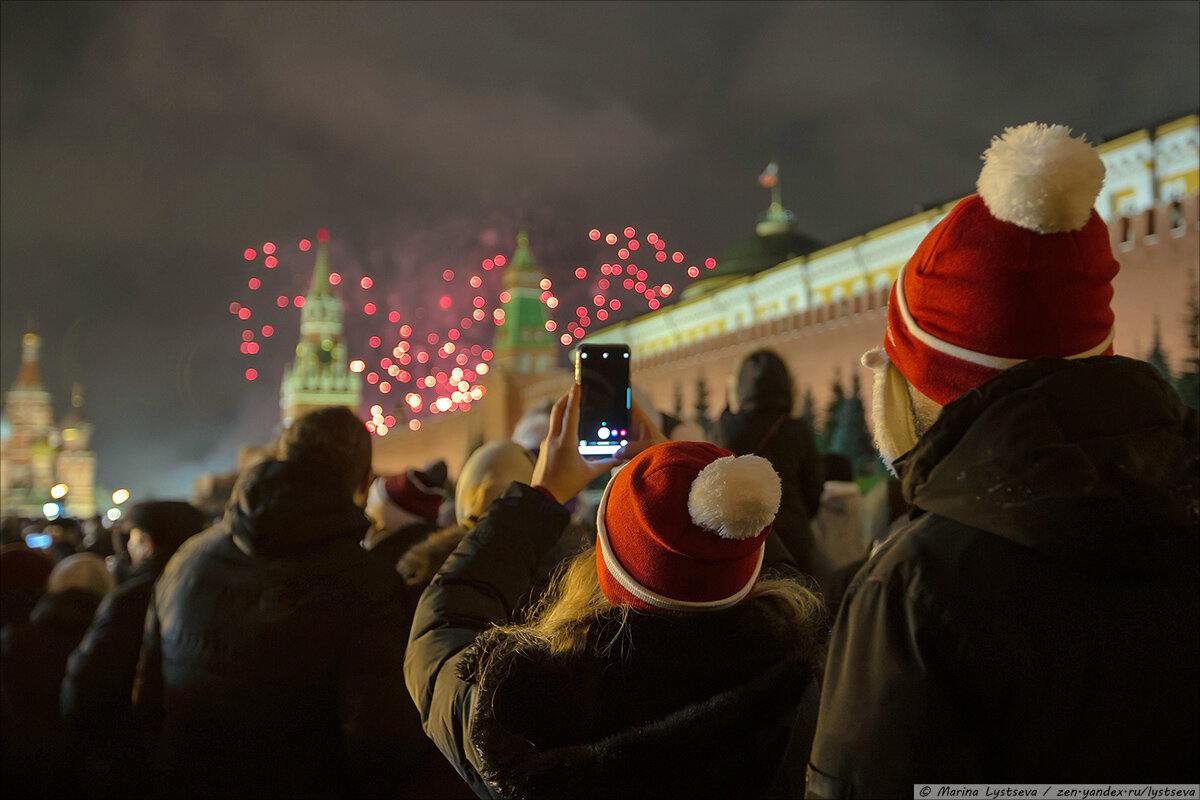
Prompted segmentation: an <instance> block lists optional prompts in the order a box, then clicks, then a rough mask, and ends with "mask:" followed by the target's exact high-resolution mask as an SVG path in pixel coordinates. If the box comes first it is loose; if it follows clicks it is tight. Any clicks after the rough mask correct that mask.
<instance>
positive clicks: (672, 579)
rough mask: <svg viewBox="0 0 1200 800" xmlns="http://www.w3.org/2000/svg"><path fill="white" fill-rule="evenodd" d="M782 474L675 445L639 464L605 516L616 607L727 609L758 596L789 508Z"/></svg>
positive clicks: (605, 563)
mask: <svg viewBox="0 0 1200 800" xmlns="http://www.w3.org/2000/svg"><path fill="white" fill-rule="evenodd" d="M780 497H781V490H780V483H779V476H778V475H776V474H775V470H774V469H773V468H772V467H771V462H769V461H767V460H766V459H765V458H762V457H761V456H753V455H750V456H735V455H733V454H732V453H730V452H729V451H727V450H723V449H721V448H720V447H717V446H716V445H711V444H708V443H706V442H665V443H663V444H658V445H655V446H653V447H651V448H649V449H647V450H645V451H644V452H642V453H641V454H639V455H638V456H637V457H635V458H634V459H633V460H632V461H630V462H629V463H628V464H627V465H626V466H625V467H624V468H623V469H622V470H621V471H620V472H618V473H617V474H616V475H615V476H614V477H613V479H612V480H611V481H609V483H608V486H607V487H606V488H605V490H604V496H603V497H602V498H601V500H600V508H599V510H598V512H597V514H596V527H597V536H596V571H597V573H598V574H599V577H600V588H601V590H602V591H603V592H604V596H605V597H607V598H608V600H609V602H611V603H613V604H614V605H629V606H632V607H634V608H637V609H641V610H643V611H693V612H694V611H718V610H720V609H723V608H729V607H730V606H733V605H736V604H738V603H740V602H741V601H742V600H744V599H746V597H748V596H749V594H750V591H751V590H752V589H753V588H754V585H755V583H757V582H758V576H759V572H760V571H761V570H762V562H763V546H764V543H765V542H766V538H767V534H769V533H770V532H771V523H772V521H774V519H775V514H776V512H777V511H778V510H779V501H780Z"/></svg>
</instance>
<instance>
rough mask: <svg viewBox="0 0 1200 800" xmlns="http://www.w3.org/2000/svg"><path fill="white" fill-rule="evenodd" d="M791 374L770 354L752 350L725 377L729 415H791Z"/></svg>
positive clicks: (792, 396) (775, 356)
mask: <svg viewBox="0 0 1200 800" xmlns="http://www.w3.org/2000/svg"><path fill="white" fill-rule="evenodd" d="M794 394H795V392H794V388H793V386H792V374H791V372H790V371H789V370H788V368H787V364H786V363H784V361H783V359H782V358H780V357H779V354H778V353H776V352H775V351H773V350H755V351H754V352H751V353H747V354H746V355H744V356H742V358H741V359H739V360H738V361H737V362H736V363H735V364H734V365H733V369H732V370H730V373H729V390H728V397H727V400H728V403H729V411H730V412H731V413H733V414H742V413H753V412H761V413H767V414H771V415H778V414H787V415H789V416H790V415H791V413H792V403H793V401H794Z"/></svg>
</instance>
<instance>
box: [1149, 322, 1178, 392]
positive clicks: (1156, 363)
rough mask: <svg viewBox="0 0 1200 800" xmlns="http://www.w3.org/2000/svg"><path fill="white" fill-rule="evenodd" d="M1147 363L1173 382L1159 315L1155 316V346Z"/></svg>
mask: <svg viewBox="0 0 1200 800" xmlns="http://www.w3.org/2000/svg"><path fill="white" fill-rule="evenodd" d="M1146 363H1148V364H1149V365H1150V366H1152V367H1154V368H1155V369H1156V370H1158V374H1159V375H1162V376H1163V378H1164V379H1165V380H1166V381H1167V383H1171V382H1172V378H1171V368H1170V367H1169V366H1168V365H1167V354H1166V353H1165V352H1164V351H1163V347H1162V332H1161V331H1160V330H1159V325H1158V317H1155V318H1154V347H1152V348H1151V349H1150V354H1149V355H1147V356H1146Z"/></svg>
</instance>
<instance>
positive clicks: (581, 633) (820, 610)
mask: <svg viewBox="0 0 1200 800" xmlns="http://www.w3.org/2000/svg"><path fill="white" fill-rule="evenodd" d="M750 597H751V598H765V599H768V600H770V601H771V602H773V603H775V604H776V605H777V606H778V608H779V610H780V611H781V613H782V614H783V615H784V617H785V618H786V619H787V620H788V622H789V623H790V624H791V626H792V627H793V628H794V629H795V631H796V635H797V636H799V637H801V638H803V639H805V640H807V641H806V642H805V644H807V645H809V647H807V648H806V649H808V650H809V651H810V652H813V653H814V654H817V653H819V652H820V651H821V650H822V649H823V633H824V622H825V614H826V612H825V607H824V604H823V603H822V602H821V599H820V598H819V597H818V596H817V595H816V594H815V593H813V591H812V590H811V589H809V588H808V587H806V586H804V585H803V584H801V583H800V582H799V581H797V580H794V579H792V578H787V577H780V576H777V575H775V574H772V573H767V574H765V575H764V576H763V577H762V578H760V579H759V581H758V584H757V585H756V586H755V587H754V590H753V591H752V592H751V594H750ZM635 613H643V612H639V611H635V610H634V609H632V608H630V607H629V606H627V605H613V604H612V603H610V602H609V601H608V598H606V597H605V596H604V593H603V592H602V591H601V590H600V579H599V576H598V575H597V573H596V547H595V545H593V546H591V547H589V548H588V549H587V550H584V551H583V552H582V553H580V554H579V555H578V556H576V557H575V558H573V559H571V560H569V561H567V562H566V563H565V564H564V565H563V566H562V567H561V568H560V569H559V571H558V572H557V573H556V574H555V576H554V577H553V579H552V580H551V582H550V585H549V586H548V587H547V589H546V591H545V592H544V593H543V594H542V596H541V598H540V599H539V600H538V601H537V602H536V603H534V604H532V605H531V606H530V607H529V608H528V609H527V611H526V612H525V613H524V614H523V615H522V618H521V619H519V620H518V621H515V622H511V623H509V624H507V625H502V626H499V627H497V628H496V629H494V631H492V633H493V635H497V636H501V637H504V638H505V639H508V640H509V641H512V642H513V643H515V644H516V645H517V646H518V647H521V648H530V649H533V650H540V651H543V652H546V653H550V654H554V655H563V656H574V655H582V654H584V653H585V652H587V651H588V649H589V647H590V648H591V650H592V652H593V654H595V655H598V656H604V655H608V654H610V653H612V652H614V651H615V652H617V653H618V654H623V653H626V652H628V648H629V647H631V646H632V644H633V642H632V641H631V639H630V629H629V626H628V622H629V615H630V614H635ZM593 631H594V632H595V635H592V634H593ZM820 660H821V659H820V658H819V657H816V658H815V659H814V663H817V662H819V661H820Z"/></svg>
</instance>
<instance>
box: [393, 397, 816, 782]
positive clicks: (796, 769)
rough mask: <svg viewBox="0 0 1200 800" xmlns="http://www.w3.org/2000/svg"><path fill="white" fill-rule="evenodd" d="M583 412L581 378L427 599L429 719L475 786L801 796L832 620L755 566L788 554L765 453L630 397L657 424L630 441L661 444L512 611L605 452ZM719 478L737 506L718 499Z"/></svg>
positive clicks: (603, 466) (811, 600)
mask: <svg viewBox="0 0 1200 800" xmlns="http://www.w3.org/2000/svg"><path fill="white" fill-rule="evenodd" d="M577 418H578V387H576V388H574V389H572V390H571V392H570V393H569V394H568V395H567V396H565V397H564V398H562V399H561V400H560V401H559V402H558V403H557V404H555V406H554V408H553V411H552V419H551V424H550V434H549V435H548V436H547V438H546V440H545V442H544V444H543V446H542V447H541V449H540V451H539V458H538V464H537V466H536V468H535V471H534V474H533V478H532V480H533V482H534V484H535V486H533V487H531V486H527V485H524V484H520V483H514V484H513V485H512V486H510V487H509V489H508V490H507V491H506V493H505V494H504V495H502V496H501V497H500V498H499V499H497V500H496V501H495V502H494V503H493V504H492V506H491V508H490V510H489V511H488V513H487V514H486V516H484V517H483V519H481V520H480V521H479V523H478V524H477V525H476V526H475V528H474V529H473V530H472V531H471V533H470V534H469V535H468V536H467V537H466V538H465V539H464V540H463V542H462V543H461V544H460V545H459V547H458V549H457V550H456V551H455V552H454V553H453V554H452V555H451V556H450V558H449V559H448V560H447V562H446V564H445V565H444V566H443V568H442V570H441V571H440V572H439V574H438V575H437V577H436V578H435V579H434V581H433V583H432V584H431V585H430V586H429V588H428V589H426V591H425V593H424V594H423V595H422V597H421V600H420V602H419V604H418V609H417V614H416V618H415V620H414V624H413V630H412V638H411V640H410V643H409V651H408V655H407V658H406V663H405V677H406V680H407V682H408V687H409V691H410V692H411V693H412V697H413V700H414V701H415V702H416V704H417V707H418V708H419V709H420V711H421V715H422V718H423V720H424V722H425V729H426V731H427V733H428V734H429V735H430V736H431V737H432V738H433V739H434V741H435V742H436V743H437V744H438V747H439V748H440V749H441V750H442V752H443V753H444V754H445V755H446V757H447V758H449V759H450V760H451V762H453V763H454V764H455V766H456V767H457V769H458V770H459V773H460V774H461V775H462V776H463V777H464V779H466V780H467V782H468V783H470V784H471V786H472V787H473V788H474V789H475V791H476V793H477V794H478V795H479V796H480V797H504V798H559V797H572V798H589V797H596V798H601V797H603V798H612V797H655V798H661V797H688V798H703V797H734V796H736V797H746V798H752V797H762V796H778V797H796V796H799V794H800V793H801V792H802V791H803V767H802V762H803V759H804V757H805V754H806V753H807V752H808V744H809V741H810V739H811V735H812V729H813V724H814V722H815V710H816V704H817V702H818V696H819V692H818V690H817V687H816V678H815V672H816V669H817V665H819V664H820V662H821V661H822V660H823V653H824V651H823V634H824V629H823V626H822V624H821V621H822V616H821V614H822V611H821V606H820V601H819V600H818V599H817V598H816V597H815V595H813V594H812V593H811V592H809V591H808V590H807V589H805V588H804V587H803V586H802V585H801V584H800V583H798V582H797V581H796V580H795V579H794V578H793V577H782V576H780V575H776V574H772V575H770V576H764V577H762V579H761V580H760V579H759V576H760V570H761V569H764V568H770V567H772V566H773V565H777V564H778V562H781V561H782V560H783V559H785V558H786V555H787V554H786V551H785V550H784V548H783V547H782V546H781V545H780V544H779V543H778V540H777V538H776V537H773V536H769V533H770V521H771V519H772V517H773V516H774V512H775V509H776V508H777V507H778V503H779V483H778V481H779V479H778V477H777V476H775V475H774V473H773V471H772V470H771V468H770V465H769V463H768V462H767V461H766V460H765V459H762V458H759V457H754V456H748V457H743V458H735V457H734V456H732V454H730V453H728V451H724V450H721V449H720V448H717V447H715V446H713V445H710V444H707V443H695V442H666V443H662V439H661V434H658V433H657V431H656V430H652V429H651V427H650V426H649V424H648V421H647V420H646V418H645V416H644V415H643V414H642V413H641V411H640V408H638V407H637V406H636V404H635V419H638V420H639V421H640V422H641V424H642V425H643V426H644V429H646V430H649V431H650V436H649V437H647V441H645V442H643V443H641V444H638V445H636V446H631V447H630V448H627V453H626V454H625V455H634V453H637V452H638V451H639V450H640V449H641V448H642V447H645V445H647V444H650V443H651V442H660V443H659V444H656V445H655V446H653V447H649V448H648V449H645V450H644V451H642V452H640V454H638V455H636V457H634V458H633V460H632V461H630V463H629V464H628V465H626V466H625V467H624V468H623V469H622V470H621V471H620V472H618V473H617V475H616V477H614V478H613V480H612V482H610V484H609V487H608V489H607V490H606V494H605V500H604V501H602V503H601V506H600V510H599V512H598V515H597V524H598V526H599V529H600V533H599V537H598V546H597V547H595V548H591V549H589V550H588V551H587V552H585V553H583V554H582V555H580V556H578V557H576V558H575V559H573V560H571V561H570V562H568V564H567V565H566V566H565V568H564V569H563V571H562V572H561V573H560V574H559V575H558V577H556V578H555V580H554V583H553V584H552V586H551V588H550V589H549V591H548V592H547V593H546V594H545V595H544V596H543V598H542V600H541V601H540V602H539V603H538V604H537V605H536V606H535V607H534V609H533V611H532V612H531V614H530V615H529V616H528V618H527V619H525V620H514V619H513V613H514V609H516V608H517V607H518V605H520V603H521V601H522V597H523V596H524V595H525V594H526V593H527V592H528V591H529V588H530V587H531V586H532V585H533V584H534V583H535V582H536V581H537V580H538V579H539V575H538V564H539V561H540V560H541V557H542V556H543V554H544V553H545V552H546V551H547V550H548V549H549V548H551V547H552V546H553V545H554V543H555V541H556V540H557V539H558V538H559V536H560V535H561V533H562V531H563V529H564V527H565V526H566V525H567V523H568V512H567V510H566V509H565V508H564V507H563V505H562V501H563V500H567V499H569V498H571V497H573V496H575V494H577V493H578V492H579V491H580V490H581V489H582V488H583V487H584V486H586V485H587V483H588V482H589V481H590V480H592V479H593V478H594V477H596V476H597V475H599V474H602V473H603V471H604V470H607V469H609V468H610V467H612V466H614V465H615V464H616V463H617V460H615V459H614V460H610V461H603V462H598V463H597V462H585V461H583V459H581V458H580V457H579V453H578V451H577V449H576V443H577V441H578V439H577V435H576V432H575V429H576V426H577ZM713 465H715V466H713ZM696 482H700V483H701V484H705V485H704V486H701V489H700V490H699V491H697V492H693V491H691V487H692V486H693V485H694V484H695V483H696ZM720 488H728V489H730V490H732V494H733V495H736V496H739V497H743V498H744V499H746V500H747V502H746V504H744V505H743V506H742V508H741V509H740V510H733V509H731V508H730V507H728V506H722V505H721V504H719V503H713V502H711V499H712V498H714V497H716V496H717V495H719V494H720V491H719V489H720ZM693 496H695V497H700V498H707V502H705V501H703V500H701V501H698V503H697V510H696V511H695V512H692V511H690V510H689V507H690V505H689V498H690V497H693ZM697 518H699V519H700V520H702V522H697V521H696V520H697ZM718 531H720V533H718ZM654 537H660V540H662V541H667V542H670V543H671V547H673V548H676V549H681V550H683V551H690V553H689V555H678V554H673V553H672V552H671V551H669V550H668V548H667V547H665V546H658V545H655V544H654V542H655V541H656V539H655V538H654ZM699 551H703V552H705V553H706V555H707V557H708V560H707V562H706V565H705V566H699V564H700V562H698V561H697V560H695V558H694V556H695V555H697V554H698V552H699ZM788 574H789V575H791V576H795V575H796V574H797V573H795V571H794V569H793V570H791V571H790V573H788Z"/></svg>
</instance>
